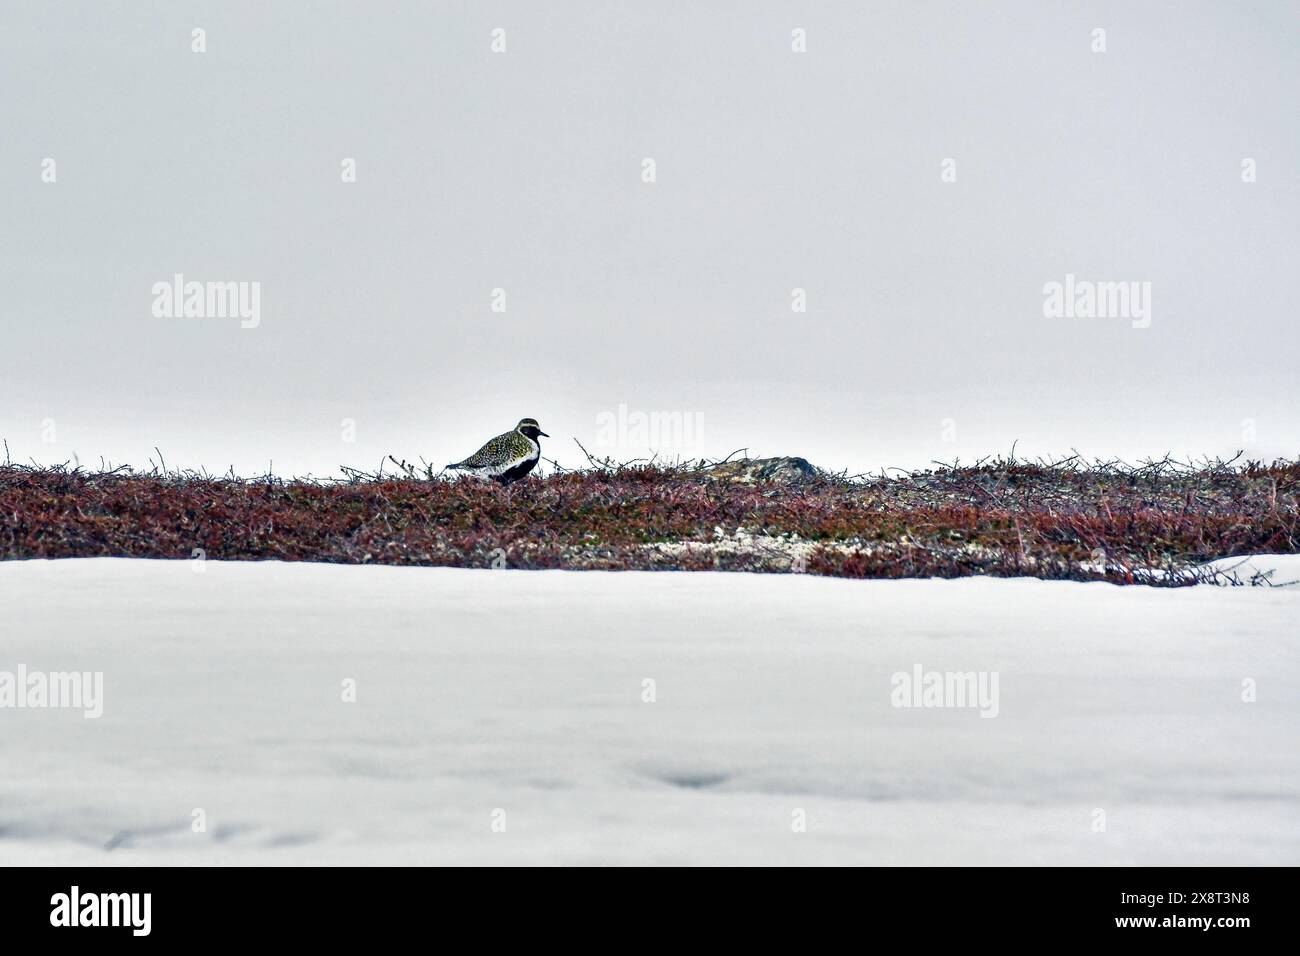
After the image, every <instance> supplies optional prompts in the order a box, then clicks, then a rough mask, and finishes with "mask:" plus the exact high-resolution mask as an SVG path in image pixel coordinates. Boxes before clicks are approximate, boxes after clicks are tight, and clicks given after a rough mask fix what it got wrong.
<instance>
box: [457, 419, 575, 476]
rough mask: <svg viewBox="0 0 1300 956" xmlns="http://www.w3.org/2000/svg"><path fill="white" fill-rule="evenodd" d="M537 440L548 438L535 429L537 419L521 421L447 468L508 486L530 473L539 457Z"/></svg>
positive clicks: (542, 432) (540, 454)
mask: <svg viewBox="0 0 1300 956" xmlns="http://www.w3.org/2000/svg"><path fill="white" fill-rule="evenodd" d="M539 436H540V437H542V438H550V437H551V436H550V435H548V434H546V432H544V431H542V430H541V428H539V427H538V425H537V419H535V418H521V419H520V420H519V424H518V425H516V426H515V427H514V429H513V430H512V431H508V432H506V433H505V434H504V435H498V436H497V437H496V438H493V439H492V440H491V441H489V442H488V443H487V444H486V445H484V446H483V447H482V448H480V449H479V450H478V451H476V452H474V454H472V455H470V456H469V457H468V458H466V459H465V460H464V461H458V462H456V463H454V464H451V465H448V466H447V467H448V468H451V469H453V470H455V471H460V472H463V473H465V474H467V475H473V476H474V477H476V478H488V479H491V480H492V481H499V482H500V483H501V484H503V485H508V484H510V483H511V482H515V481H518V480H519V479H520V478H522V477H524V475H526V474H528V473H529V472H530V471H532V470H533V467H534V466H535V465H536V464H537V461H538V459H539V458H541V457H542V446H541V444H540V443H539V442H538V441H537V439H538V437H539Z"/></svg>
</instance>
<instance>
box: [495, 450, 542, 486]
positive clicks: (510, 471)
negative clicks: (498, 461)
mask: <svg viewBox="0 0 1300 956" xmlns="http://www.w3.org/2000/svg"><path fill="white" fill-rule="evenodd" d="M540 458H541V456H540V455H538V456H537V458H529V459H528V460H527V461H521V462H520V463H519V464H517V465H515V466H514V467H513V468H507V469H506V470H505V471H503V472H501V474H499V475H497V476H496V479H497V481H499V482H501V484H503V485H508V484H511V483H513V482H516V481H518V480H519V479H520V478H522V477H524V475H526V474H528V473H529V472H530V471H532V470H533V467H534V466H535V465H536V464H537V462H538V461H539V460H540Z"/></svg>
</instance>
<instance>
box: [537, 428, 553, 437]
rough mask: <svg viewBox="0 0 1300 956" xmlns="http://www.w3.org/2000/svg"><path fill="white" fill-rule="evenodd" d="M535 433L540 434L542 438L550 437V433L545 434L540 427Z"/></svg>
mask: <svg viewBox="0 0 1300 956" xmlns="http://www.w3.org/2000/svg"><path fill="white" fill-rule="evenodd" d="M537 434H538V435H540V436H541V437H543V438H550V437H551V436H550V435H548V434H546V432H544V431H542V430H541V429H540V428H539V429H537Z"/></svg>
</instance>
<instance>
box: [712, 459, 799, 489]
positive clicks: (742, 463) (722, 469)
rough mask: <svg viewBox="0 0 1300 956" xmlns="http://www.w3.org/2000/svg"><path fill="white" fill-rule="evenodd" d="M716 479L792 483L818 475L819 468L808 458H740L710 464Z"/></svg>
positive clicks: (741, 481) (744, 482) (753, 482)
mask: <svg viewBox="0 0 1300 956" xmlns="http://www.w3.org/2000/svg"><path fill="white" fill-rule="evenodd" d="M705 473H706V474H707V475H708V477H710V478H712V479H714V480H715V481H730V482H734V483H736V484H744V485H754V484H758V483H759V482H765V481H766V482H775V483H777V484H791V483H793V482H797V481H803V480H805V479H807V478H815V477H817V469H816V468H814V467H813V466H812V465H810V464H809V463H808V460H807V459H806V458H793V457H786V458H739V459H736V460H735V461H723V462H719V463H718V464H716V465H712V466H710V467H709V468H708V469H707V470H706V472H705Z"/></svg>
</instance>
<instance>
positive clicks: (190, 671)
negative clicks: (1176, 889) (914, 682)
mask: <svg viewBox="0 0 1300 956" xmlns="http://www.w3.org/2000/svg"><path fill="white" fill-rule="evenodd" d="M196 568H198V569H201V573H196ZM1279 577H1283V578H1285V577H1289V575H1279ZM0 607H2V608H3V614H2V615H0V672H5V671H9V672H14V671H15V670H16V669H17V668H18V667H19V666H20V665H21V666H25V667H26V668H27V670H28V671H29V672H31V671H38V670H40V671H45V672H53V671H72V670H77V671H102V672H103V675H104V677H103V680H104V685H103V686H104V700H103V715H102V716H101V717H100V718H98V719H86V718H84V717H83V716H82V713H81V712H80V711H79V710H72V709H68V710H49V709H44V710H42V709H7V708H6V709H0V766H2V767H3V773H0V865H7V864H24V863H37V864H47V863H91V864H95V863H103V864H133V863H161V864H194V863H215V864H226V863H285V864H300V863H539V864H540V863H621V864H649V863H746V864H771V863H863V864H872V863H880V864H953V863H956V864H965V863H994V864H1065V863H1082V864H1177V865H1190V864H1289V865H1295V864H1297V863H1300V747H1297V746H1296V743H1297V736H1298V734H1297V732H1298V731H1300V654H1297V640H1298V638H1300V591H1298V590H1296V589H1293V588H1288V589H1267V588H1217V587H1204V586H1202V587H1195V588H1184V589H1173V590H1171V589H1151V588H1143V587H1127V588H1124V587H1116V586H1113V585H1108V584H1100V583H1096V584H1078V583H1066V582H1044V581H1037V580H1028V579H1018V580H992V579H963V580H956V581H940V580H907V581H850V580H836V579H825V578H812V577H808V576H804V575H744V574H719V573H694V574H686V573H669V572H661V573H608V572H559V571H557V572H551V571H509V570H501V571H492V570H483V571H474V570H452V569H432V568H391V567H345V566H333V565H317V564H280V563H274V562H266V563H238V562H230V563H223V562H217V561H207V562H202V563H195V562H189V561H176V562H161V561H128V560H115V559H94V560H69V561H54V562H47V561H29V562H3V563H0ZM918 664H919V665H921V666H922V667H923V668H924V669H926V670H938V671H976V672H981V671H983V672H993V671H996V672H997V673H998V675H999V679H998V688H999V701H998V714H997V716H996V717H995V718H992V719H985V718H982V717H981V716H980V715H979V713H978V712H977V711H976V710H973V709H955V708H953V709H924V708H922V709H914V708H897V707H894V706H893V705H892V704H891V696H892V691H893V687H892V684H891V678H892V676H893V675H894V674H895V673H898V672H903V673H910V672H911V671H912V670H913V668H914V667H915V666H916V665H918ZM345 679H352V680H355V681H356V688H357V699H356V702H355V703H345V702H344V701H343V700H342V699H341V698H342V689H343V686H342V685H343V681H344V680H345ZM646 679H652V680H653V681H654V682H655V685H654V687H655V694H656V699H655V701H654V702H653V703H646V702H643V699H642V695H643V681H644V680H646ZM1248 681H1253V682H1254V683H1253V686H1254V692H1255V695H1256V700H1255V702H1245V701H1243V694H1245V693H1246V691H1245V690H1244V689H1243V688H1246V687H1249V686H1250V685H1249V684H1244V683H1243V682H1248ZM1247 696H1249V695H1248V694H1247ZM195 808H201V809H202V810H203V811H204V813H205V815H206V830H205V831H204V832H194V831H193V829H192V827H191V821H192V819H193V811H194V810H195ZM498 810H501V811H504V821H505V831H504V832H493V828H492V827H493V821H494V819H496V820H497V821H500V820H501V819H502V817H501V815H500V814H497V815H496V816H495V817H494V811H498ZM799 811H802V812H803V818H804V819H806V832H794V829H793V827H792V823H793V822H794V821H796V820H797V819H798V812H799ZM1098 811H1101V812H1103V813H1104V830H1100V831H1098V830H1095V829H1094V828H1095V826H1096V825H1097V824H1098V823H1099V822H1100V821H1101V820H1102V817H1101V816H1100V815H1099V814H1098Z"/></svg>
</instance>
